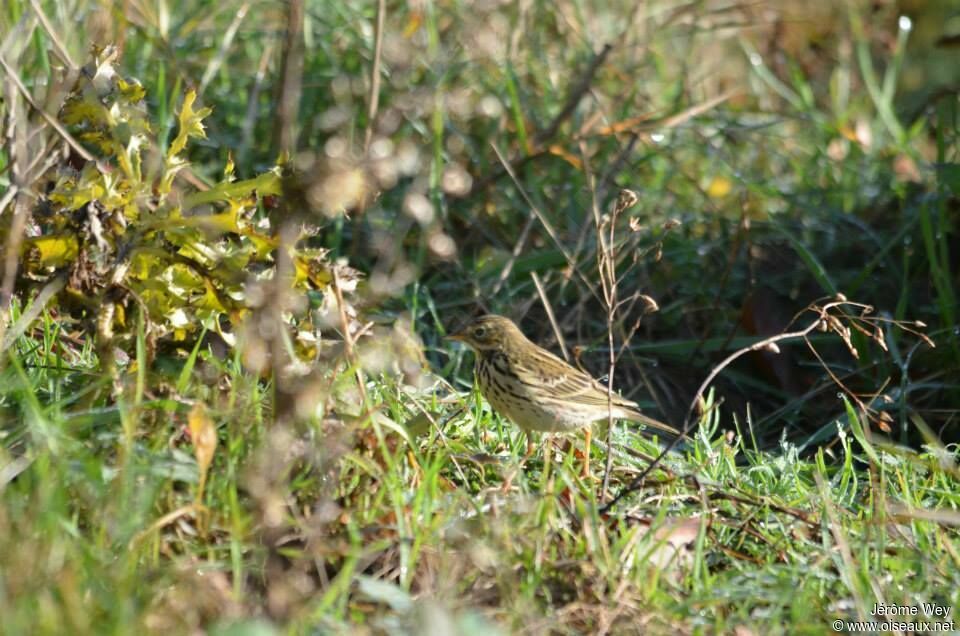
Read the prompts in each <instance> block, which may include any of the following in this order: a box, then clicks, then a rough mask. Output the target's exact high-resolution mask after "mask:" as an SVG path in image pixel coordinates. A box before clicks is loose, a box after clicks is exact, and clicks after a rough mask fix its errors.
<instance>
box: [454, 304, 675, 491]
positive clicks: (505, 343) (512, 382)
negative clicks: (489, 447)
mask: <svg viewBox="0 0 960 636" xmlns="http://www.w3.org/2000/svg"><path fill="white" fill-rule="evenodd" d="M450 339H451V340H457V341H460V342H463V343H464V344H466V345H468V346H469V347H470V348H471V349H473V351H474V352H475V353H476V366H475V369H474V370H475V372H476V377H477V384H478V386H479V387H480V392H481V393H482V394H483V397H484V398H486V400H487V401H488V402H489V403H490V406H492V407H493V408H494V410H495V411H497V412H498V413H500V415H503V416H505V417H506V418H507V419H509V420H510V421H512V422H513V423H514V424H516V425H517V426H519V427H520V428H521V429H522V430H523V431H524V433H526V435H527V456H528V457H529V456H530V455H531V454H532V452H533V445H532V442H531V441H530V433H531V432H553V433H565V432H572V431H575V430H577V429H581V428H587V427H589V426H590V425H591V424H593V423H594V422H597V421H603V420H606V419H607V418H608V416H609V413H612V414H613V419H616V420H630V421H633V422H640V423H643V424H646V425H648V426H652V427H654V428H659V429H661V430H664V431H666V432H669V433H671V434H673V435H679V434H680V432H679V431H677V430H676V429H674V428H672V427H670V426H668V425H666V424H664V423H662V422H658V421H657V420H655V419H652V418H649V417H647V416H646V415H643V414H642V413H640V411H639V410H637V403H636V402H632V401H630V400H627V399H624V398H623V397H620V396H619V395H617V394H616V393H614V394H613V396H612V400H611V401H610V402H609V403H608V396H607V387H605V386H603V385H602V384H600V383H599V382H597V381H596V380H594V379H593V378H592V377H591V376H590V375H588V374H586V373H584V372H583V371H580V370H579V369H576V368H574V367H572V366H570V365H569V364H567V363H566V362H564V361H563V360H561V359H560V358H558V357H557V356H555V355H553V354H552V353H550V352H549V351H547V350H546V349H543V348H542V347H539V346H537V345H536V344H534V343H533V342H531V341H530V340H528V339H527V337H526V336H524V335H523V332H521V331H520V329H519V328H518V327H517V326H516V325H515V324H514V323H513V322H512V321H511V320H510V319H509V318H504V317H503V316H495V315H486V316H480V317H479V318H475V319H474V320H473V321H472V322H470V324H468V325H467V326H466V327H465V328H463V329H462V330H461V331H459V332H458V333H455V334H453V335H451V336H450ZM586 435H587V440H586V453H585V459H584V463H583V474H584V475H585V476H586V475H589V474H590V429H589V428H587V433H586Z"/></svg>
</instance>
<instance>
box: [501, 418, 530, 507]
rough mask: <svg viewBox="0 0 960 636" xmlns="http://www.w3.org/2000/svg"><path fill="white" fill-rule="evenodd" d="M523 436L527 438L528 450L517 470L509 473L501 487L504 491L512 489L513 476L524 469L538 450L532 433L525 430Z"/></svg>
mask: <svg viewBox="0 0 960 636" xmlns="http://www.w3.org/2000/svg"><path fill="white" fill-rule="evenodd" d="M523 436H524V438H526V440H527V452H526V453H524V455H523V457H521V458H520V463H519V465H517V468H516V470H513V471H511V472H510V474H509V475H507V478H506V479H505V480H504V481H503V486H501V488H500V489H501V490H502V491H503V492H508V491H509V490H510V485H511V484H512V483H513V478H514V477H516V476H517V473H519V472H520V471H521V470H523V467H524V466H525V465H526V463H527V460H528V459H530V458H531V457H533V454H534V453H535V452H537V447H536V445H535V444H534V443H533V439H531V437H530V433H529V432H528V431H524V432H523Z"/></svg>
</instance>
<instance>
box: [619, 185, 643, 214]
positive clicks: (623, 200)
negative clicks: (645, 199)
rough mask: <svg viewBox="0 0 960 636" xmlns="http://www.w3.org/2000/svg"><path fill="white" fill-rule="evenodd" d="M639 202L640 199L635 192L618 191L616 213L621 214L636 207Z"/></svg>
mask: <svg viewBox="0 0 960 636" xmlns="http://www.w3.org/2000/svg"><path fill="white" fill-rule="evenodd" d="M639 200H640V197H638V196H637V193H636V192H634V191H633V190H627V189H626V188H624V189H623V190H621V191H620V194H619V196H617V213H620V212H623V211H624V210H626V209H627V208H629V207H632V206H634V205H636V204H637V201H639Z"/></svg>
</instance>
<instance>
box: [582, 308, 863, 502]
mask: <svg viewBox="0 0 960 636" xmlns="http://www.w3.org/2000/svg"><path fill="white" fill-rule="evenodd" d="M844 304H848V301H847V300H846V299H845V298H844V299H842V300H835V301H833V302H829V303H827V304H825V305H823V306H822V307H819V306H816V305H813V304H811V305H810V306H808V307H807V309H806V310H805V311H807V310H808V311H813V312H815V313H816V314H817V318H816V319H815V320H813V321H812V322H811V323H810V324H809V325H807V326H806V327H805V328H803V329H800V330H798V331H791V332H788V333H781V334H777V335H775V336H770V337H769V338H764V339H763V340H759V341H757V342H755V343H753V344H752V345H750V346H749V347H744V348H742V349H739V350H737V351H735V352H733V353H731V354H730V355H729V356H727V357H726V358H725V359H724V360H723V361H722V362H721V363H720V364H718V365H717V366H715V367H714V368H713V370H712V371H711V372H710V374H709V375H708V376H707V379H706V380H704V381H703V383H702V384H701V385H700V387H699V388H698V389H697V392H696V393H695V394H694V396H693V399H692V400H691V402H690V406H689V408H688V409H687V415H686V416H685V417H684V423H683V428H682V429H681V431H680V433H681V434H680V435H679V436H678V437H676V438H674V439H672V440H670V442H669V443H668V444H667V445H666V446H665V447H664V448H663V450H662V451H660V454H659V455H657V458H656V459H655V460H654V461H653V462H652V463H651V464H650V465H649V466H648V467H647V468H646V469H645V470H644V471H643V472H642V473H640V475H638V476H637V477H636V478H635V479H634V480H633V481H632V482H630V484H628V485H627V487H626V488H623V489H621V490H620V492H619V493H617V495H616V496H615V497H614V498H613V499H611V500H610V501H609V502H608V503H606V504H605V505H604V506H602V507H601V509H600V511H601V512H607V511H609V510H610V509H611V508H613V506H615V505H616V504H617V503H618V502H619V501H620V500H621V499H623V498H624V497H626V496H627V495H628V494H630V493H631V492H634V491H636V490H637V489H638V488H640V487H641V486H642V485H643V483H644V480H645V479H646V478H647V475H649V474H650V473H651V472H652V471H653V470H654V469H655V468H656V467H657V466H658V465H659V464H660V462H662V461H663V458H664V457H666V456H667V453H669V452H670V451H671V450H673V449H674V447H675V446H676V445H677V444H678V443H680V440H681V439H684V438H685V437H686V436H687V433H689V432H690V429H691V428H692V427H693V422H694V420H693V419H692V417H691V416H692V415H693V413H694V411H695V410H696V408H697V407H698V406H699V405H700V403H701V400H702V398H703V394H704V392H705V391H706V390H707V387H709V386H710V384H711V383H712V382H713V381H714V379H716V377H717V376H718V375H719V374H720V372H721V371H723V370H724V369H725V368H727V367H728V366H730V365H731V364H732V363H733V362H734V361H735V360H737V359H738V358H740V357H742V356H744V355H746V354H748V353H750V352H752V351H759V350H761V349H767V348H770V347H771V346H773V345H775V344H776V343H778V342H783V341H785V340H793V339H797V338H804V337H806V336H807V335H809V334H810V333H811V332H813V331H814V330H815V329H817V328H818V327H820V326H821V324H822V323H824V322H825V321H829V319H830V318H833V316H831V315H830V314H829V311H830V310H831V309H833V308H834V307H838V306H840V305H844ZM801 313H802V312H801ZM834 320H836V319H835V318H834Z"/></svg>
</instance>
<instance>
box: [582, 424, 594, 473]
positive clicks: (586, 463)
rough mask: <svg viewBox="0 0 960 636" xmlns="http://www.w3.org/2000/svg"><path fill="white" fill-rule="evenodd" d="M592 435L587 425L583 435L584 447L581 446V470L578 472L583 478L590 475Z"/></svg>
mask: <svg viewBox="0 0 960 636" xmlns="http://www.w3.org/2000/svg"><path fill="white" fill-rule="evenodd" d="M591 437H593V431H592V430H591V429H590V427H587V432H586V434H585V436H584V447H583V471H582V472H581V473H580V474H581V476H582V477H583V478H584V479H589V478H590V477H592V475H591V474H590V438H591Z"/></svg>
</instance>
